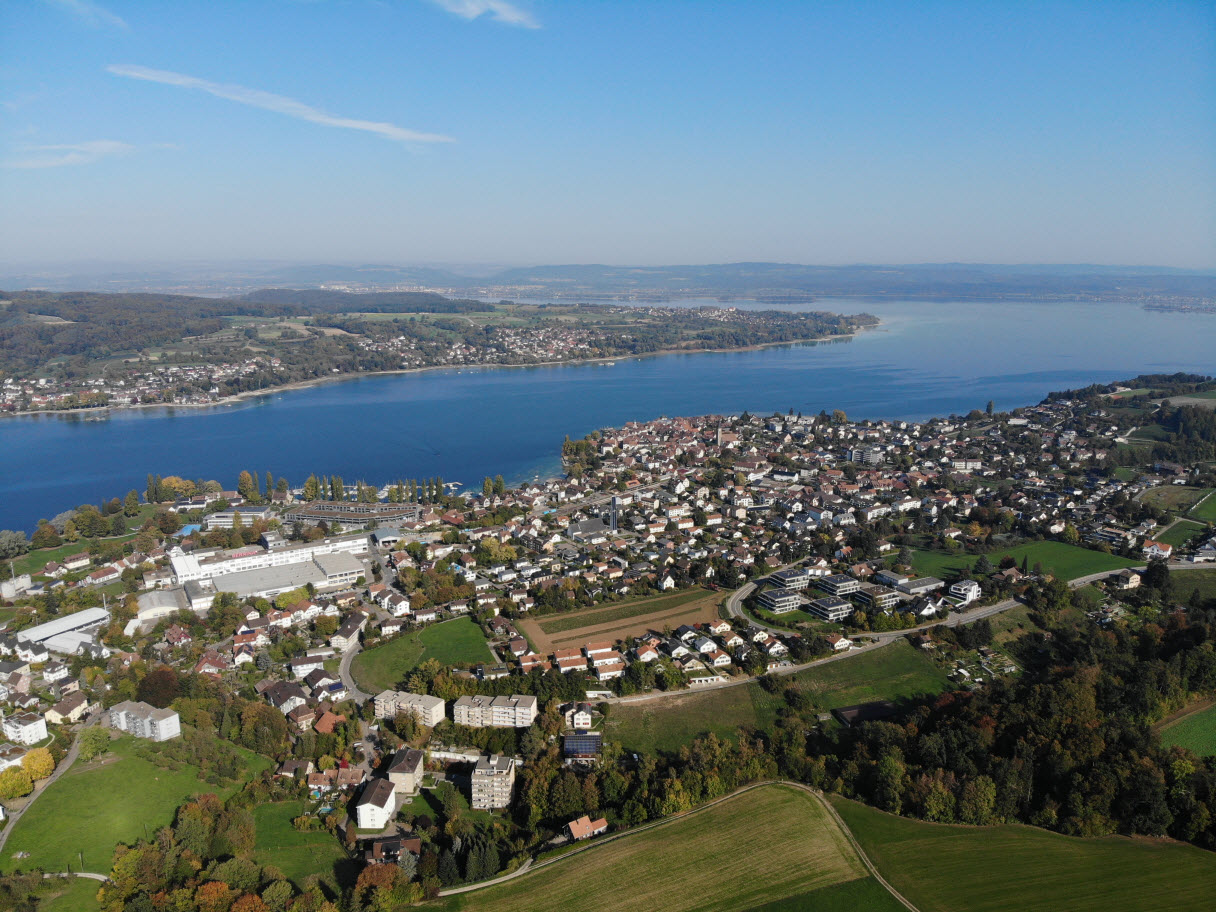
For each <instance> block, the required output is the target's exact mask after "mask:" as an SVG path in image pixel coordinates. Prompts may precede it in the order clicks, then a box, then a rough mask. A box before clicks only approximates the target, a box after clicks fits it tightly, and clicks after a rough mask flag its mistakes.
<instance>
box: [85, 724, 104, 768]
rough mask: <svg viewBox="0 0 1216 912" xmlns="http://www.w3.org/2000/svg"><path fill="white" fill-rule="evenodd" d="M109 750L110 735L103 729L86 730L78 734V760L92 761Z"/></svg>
mask: <svg viewBox="0 0 1216 912" xmlns="http://www.w3.org/2000/svg"><path fill="white" fill-rule="evenodd" d="M109 749H110V733H109V732H107V731H106V730H105V729H104V728H97V727H93V728H86V729H85V730H84V731H82V732H81V733H80V759H81V760H86V761H87V760H92V759H93V758H94V757H97V756H99V755H101V754H104V753H105V752H106V751H108V750H109Z"/></svg>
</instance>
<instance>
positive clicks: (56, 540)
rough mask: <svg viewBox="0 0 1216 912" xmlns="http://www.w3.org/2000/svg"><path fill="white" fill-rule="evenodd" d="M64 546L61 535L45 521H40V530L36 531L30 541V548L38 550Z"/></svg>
mask: <svg viewBox="0 0 1216 912" xmlns="http://www.w3.org/2000/svg"><path fill="white" fill-rule="evenodd" d="M61 544H63V539H61V538H60V537H59V533H58V532H56V531H55V527H54V526H52V525H51V524H50V523H49V522H47V521H46V520H45V519H43V520H39V522H38V528H37V529H35V530H34V535H33V537H32V538H31V539H30V546H31V547H33V548H34V549H36V550H40V549H42V548H57V547H59V545H61Z"/></svg>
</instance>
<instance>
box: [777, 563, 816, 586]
mask: <svg viewBox="0 0 1216 912" xmlns="http://www.w3.org/2000/svg"><path fill="white" fill-rule="evenodd" d="M769 579H771V580H772V581H773V582H774V583H776V584H777V585H778V586H780V587H781V588H782V589H800V590H801V589H805V588H806V587H807V586H809V585H810V584H811V574H810V573H809V572H808V571H807V570H805V569H800V568H793V569H790V570H777V571H775V572H774V573H772V574H770V575H769Z"/></svg>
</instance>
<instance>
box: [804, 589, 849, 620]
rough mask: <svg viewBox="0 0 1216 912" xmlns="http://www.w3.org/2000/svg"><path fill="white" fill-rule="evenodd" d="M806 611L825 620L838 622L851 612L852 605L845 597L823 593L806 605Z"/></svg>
mask: <svg viewBox="0 0 1216 912" xmlns="http://www.w3.org/2000/svg"><path fill="white" fill-rule="evenodd" d="M806 608H807V611H809V612H810V613H811V614H813V615H815V617H817V618H821V619H822V620H825V621H831V622H832V623H833V624H839V623H840V622H841V621H843V620H844V619H845V618H847V617H848V616H849V615H851V614H852V613H853V605H852V603H851V602H849V601H848V600H847V599H842V598H840V597H839V596H835V595H825V596H824V597H823V598H817V599H815V601H813V602H811V603H810V604H809V605H807V606H806Z"/></svg>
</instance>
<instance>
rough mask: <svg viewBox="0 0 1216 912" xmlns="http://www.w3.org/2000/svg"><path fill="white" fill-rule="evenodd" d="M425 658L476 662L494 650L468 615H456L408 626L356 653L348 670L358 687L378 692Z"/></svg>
mask: <svg viewBox="0 0 1216 912" xmlns="http://www.w3.org/2000/svg"><path fill="white" fill-rule="evenodd" d="M427 659H437V660H438V661H439V662H440V663H441V664H443V665H476V664H478V663H481V662H490V661H493V659H494V654H493V653H492V652H490V647H489V644H488V643H487V642H486V638H485V635H484V634H483V633H482V632H481V628H480V627H478V626H477V624H476V623H474V622H473V620H472V619H471V618H467V617H464V618H456V619H454V620H451V621H443V622H442V623H439V624H431V625H430V626H428V627H423V628H422V629H421V630H411V631H408V632H406V633H403V634H401V635H400V636H396V637H394V638H393V639H391V640H389V641H388V642H387V643H385V644H383V645H381V646H375V647H373V648H371V649H365V650H364V651H363V652H361V653H359V654H358V655H357V656H355V660H354V662H353V663H351V672H352V673H353V674H354V676H355V681H356V682H358V684H359V687H361V688H362V689H363V690H366V691H368V692H369V693H379V692H380V691H382V690H389V689H392V688H394V687H396V686H397V684H398V683H399V682H400V681H401V679H402V678H403V677H404V676H405V675H407V674H408V673H409V672H410V671H412V670H413V669H414V668H416V667H417V666H418V665H419V664H421V663H422V662H425V661H426V660H427Z"/></svg>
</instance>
